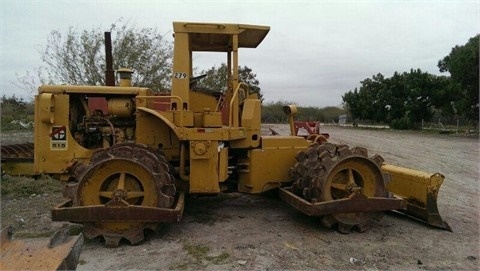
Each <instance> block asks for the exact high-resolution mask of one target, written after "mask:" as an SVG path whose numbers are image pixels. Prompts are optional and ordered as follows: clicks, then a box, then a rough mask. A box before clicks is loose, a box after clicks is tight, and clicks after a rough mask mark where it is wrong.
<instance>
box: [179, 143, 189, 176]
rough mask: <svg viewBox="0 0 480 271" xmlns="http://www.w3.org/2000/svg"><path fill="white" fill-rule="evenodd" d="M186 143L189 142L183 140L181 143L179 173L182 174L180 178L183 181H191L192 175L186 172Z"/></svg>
mask: <svg viewBox="0 0 480 271" xmlns="http://www.w3.org/2000/svg"><path fill="white" fill-rule="evenodd" d="M185 144H187V142H181V143H180V170H179V172H178V175H179V176H180V179H181V180H182V181H186V182H189V181H190V176H188V175H187V174H186V173H185V159H186V157H185V156H186V153H185V151H186V150H185V148H186V146H185Z"/></svg>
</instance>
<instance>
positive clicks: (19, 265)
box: [0, 227, 83, 270]
mask: <svg viewBox="0 0 480 271" xmlns="http://www.w3.org/2000/svg"><path fill="white" fill-rule="evenodd" d="M82 245H83V235H82V234H80V235H77V236H69V234H68V231H67V230H61V231H58V232H56V233H55V234H54V235H53V236H52V238H51V239H50V240H49V238H29V239H15V238H14V237H13V230H12V228H11V227H7V228H5V229H3V230H2V232H1V260H0V270H75V269H76V267H77V263H78V258H79V256H80V252H81V249H82Z"/></svg>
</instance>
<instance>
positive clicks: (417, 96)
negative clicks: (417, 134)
mask: <svg viewBox="0 0 480 271" xmlns="http://www.w3.org/2000/svg"><path fill="white" fill-rule="evenodd" d="M360 83H361V86H360V88H359V89H357V88H355V89H354V90H353V91H349V92H347V93H345V95H343V96H342V98H343V102H344V105H345V108H346V109H347V110H348V111H349V112H350V113H351V115H352V118H353V119H362V120H366V121H373V122H383V123H387V124H389V125H391V126H392V127H393V128H399V129H410V128H413V127H415V126H418V125H419V124H420V123H421V122H422V121H427V122H428V121H429V120H430V119H431V118H432V116H433V110H434V108H436V107H437V108H448V106H449V105H450V104H451V97H452V96H451V95H450V92H449V91H450V90H451V89H450V88H448V86H449V84H448V81H447V80H446V79H445V77H438V76H435V75H431V74H429V73H426V72H422V71H421V70H420V69H416V70H415V69H412V70H410V72H404V73H402V74H400V73H398V72H395V73H394V74H393V76H392V77H390V78H385V77H384V76H383V75H382V74H377V75H374V76H373V77H372V78H371V79H370V78H367V79H365V80H363V81H361V82H360Z"/></svg>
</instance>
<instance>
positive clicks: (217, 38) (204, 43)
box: [173, 22, 270, 52]
mask: <svg viewBox="0 0 480 271" xmlns="http://www.w3.org/2000/svg"><path fill="white" fill-rule="evenodd" d="M173 30H174V32H175V33H189V34H190V35H189V36H190V42H191V44H190V45H191V48H192V51H220V52H227V51H230V50H231V49H232V36H233V35H235V34H238V47H239V48H242V47H243V48H256V47H257V46H258V45H259V44H260V43H261V42H262V41H263V39H264V38H265V36H267V34H268V31H270V27H269V26H262V25H248V24H222V23H193V22H174V23H173Z"/></svg>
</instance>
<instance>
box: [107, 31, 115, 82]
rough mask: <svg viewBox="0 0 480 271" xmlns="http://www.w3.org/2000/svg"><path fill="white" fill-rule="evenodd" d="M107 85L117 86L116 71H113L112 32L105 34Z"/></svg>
mask: <svg viewBox="0 0 480 271" xmlns="http://www.w3.org/2000/svg"><path fill="white" fill-rule="evenodd" d="M105 62H106V63H105V64H106V65H105V85H106V86H112V87H113V86H115V71H114V70H113V57H112V38H111V36H110V32H105Z"/></svg>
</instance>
